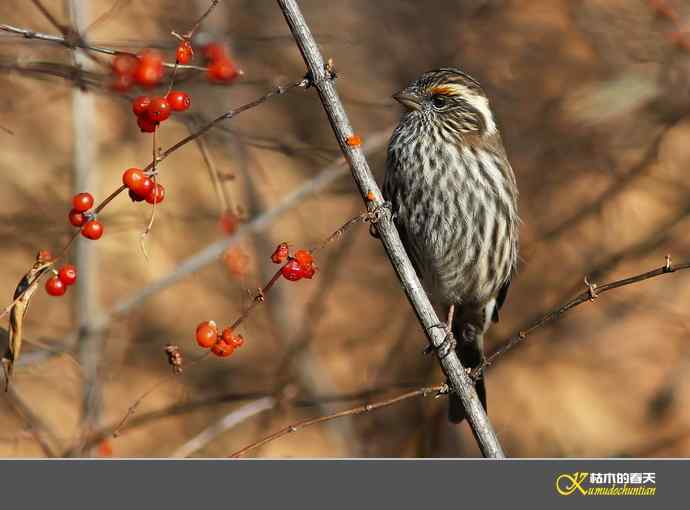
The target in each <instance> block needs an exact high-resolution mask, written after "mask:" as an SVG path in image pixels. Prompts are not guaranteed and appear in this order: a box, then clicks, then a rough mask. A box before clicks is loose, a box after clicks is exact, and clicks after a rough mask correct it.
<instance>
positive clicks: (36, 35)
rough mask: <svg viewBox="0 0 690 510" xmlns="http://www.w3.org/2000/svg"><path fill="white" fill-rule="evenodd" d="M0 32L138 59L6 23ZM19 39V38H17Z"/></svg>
mask: <svg viewBox="0 0 690 510" xmlns="http://www.w3.org/2000/svg"><path fill="white" fill-rule="evenodd" d="M0 30H2V31H3V32H9V33H11V34H16V35H20V36H21V37H23V38H24V39H36V40H39V41H45V42H49V43H53V44H59V45H61V46H65V47H66V48H70V49H72V48H73V47H77V48H81V49H83V50H87V51H89V52H94V53H103V54H104V55H123V54H124V55H132V56H135V57H136V54H134V53H130V52H128V51H122V50H115V49H113V48H107V47H104V46H95V45H93V44H90V43H88V42H86V41H85V40H83V39H81V38H79V39H76V40H74V41H72V40H70V39H68V38H66V37H65V36H64V35H53V34H45V33H43V32H35V31H34V30H31V29H28V28H21V27H16V26H14V25H8V24H6V23H3V24H0ZM17 39H18V38H17ZM163 66H164V67H167V68H170V69H174V68H175V67H177V68H178V69H193V70H195V71H206V70H207V69H206V68H205V67H200V66H195V65H189V64H184V65H183V64H177V65H176V64H175V63H174V62H164V63H163Z"/></svg>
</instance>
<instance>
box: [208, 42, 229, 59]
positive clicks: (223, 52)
mask: <svg viewBox="0 0 690 510" xmlns="http://www.w3.org/2000/svg"><path fill="white" fill-rule="evenodd" d="M203 51H204V57H205V58H206V59H208V60H211V61H216V60H221V59H225V58H228V50H227V48H226V47H225V46H224V45H222V44H219V43H208V44H207V45H206V46H204V50H203Z"/></svg>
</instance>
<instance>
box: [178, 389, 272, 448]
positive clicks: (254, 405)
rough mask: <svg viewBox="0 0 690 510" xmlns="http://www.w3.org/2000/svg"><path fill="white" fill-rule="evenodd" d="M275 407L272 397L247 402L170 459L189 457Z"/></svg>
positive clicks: (204, 431)
mask: <svg viewBox="0 0 690 510" xmlns="http://www.w3.org/2000/svg"><path fill="white" fill-rule="evenodd" d="M275 405H276V400H275V399H274V398H273V397H263V398H260V399H259V400H255V401H253V402H249V403H247V404H245V405H243V406H242V407H240V408H239V409H234V410H233V411H231V412H230V413H228V414H227V415H225V416H223V417H222V418H221V419H220V420H218V421H217V422H216V423H214V424H213V425H211V426H210V427H208V428H206V429H205V430H203V431H201V432H200V433H199V434H198V435H196V436H194V437H193V438H192V439H190V440H189V441H187V442H186V443H185V444H183V445H182V446H180V447H179V448H177V449H176V450H175V451H174V452H173V453H172V455H171V457H189V456H190V455H191V454H192V453H194V452H196V451H198V450H201V449H202V448H203V447H205V446H206V445H207V444H208V443H210V442H211V441H213V440H214V439H215V438H217V437H218V436H220V435H221V434H223V433H224V432H227V431H228V430H230V429H231V428H233V427H236V426H237V425H239V424H240V423H242V422H244V421H245V420H248V419H249V418H251V417H252V416H256V415H257V414H259V413H262V412H264V411H267V410H269V409H273V407H275Z"/></svg>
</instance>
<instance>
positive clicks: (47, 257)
mask: <svg viewBox="0 0 690 510" xmlns="http://www.w3.org/2000/svg"><path fill="white" fill-rule="evenodd" d="M36 258H37V259H38V260H39V261H40V262H50V261H51V260H53V254H52V253H50V251H48V250H39V252H38V255H37V256H36Z"/></svg>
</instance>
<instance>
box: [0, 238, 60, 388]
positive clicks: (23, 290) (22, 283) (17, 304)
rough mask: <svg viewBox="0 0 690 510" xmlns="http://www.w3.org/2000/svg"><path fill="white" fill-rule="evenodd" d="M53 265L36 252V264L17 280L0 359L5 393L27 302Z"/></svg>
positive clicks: (14, 359) (18, 350) (15, 358)
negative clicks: (7, 337)
mask: <svg viewBox="0 0 690 510" xmlns="http://www.w3.org/2000/svg"><path fill="white" fill-rule="evenodd" d="M52 265H53V262H52V260H51V259H50V258H47V257H46V254H45V252H42V251H40V252H38V254H37V255H36V262H34V265H33V266H31V269H29V271H28V272H27V273H26V274H25V275H24V276H23V277H22V279H21V280H19V284H18V285H17V289H16V290H15V291H14V296H13V300H14V305H13V306H12V309H11V311H10V330H9V342H8V345H7V352H5V355H4V356H3V358H2V367H3V370H4V372H5V391H7V388H8V387H9V384H10V376H11V375H12V367H13V366H14V362H15V361H17V360H18V359H19V354H20V353H21V349H22V328H23V323H24V315H25V314H26V311H27V309H28V307H29V301H30V300H31V296H32V295H33V293H34V291H35V290H36V289H37V288H38V280H39V278H40V277H41V276H42V275H43V274H44V273H45V272H46V271H47V270H48V269H49V268H50V267H51V266H52Z"/></svg>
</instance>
